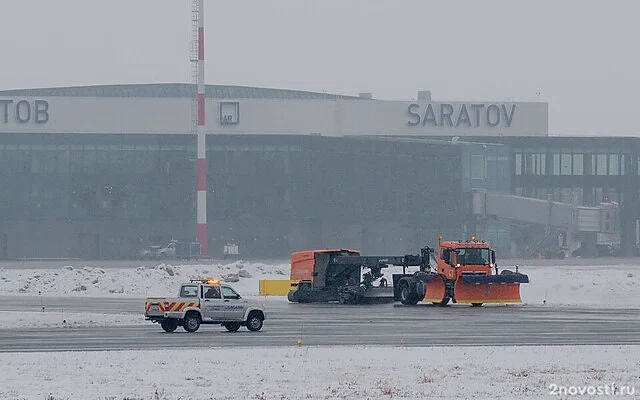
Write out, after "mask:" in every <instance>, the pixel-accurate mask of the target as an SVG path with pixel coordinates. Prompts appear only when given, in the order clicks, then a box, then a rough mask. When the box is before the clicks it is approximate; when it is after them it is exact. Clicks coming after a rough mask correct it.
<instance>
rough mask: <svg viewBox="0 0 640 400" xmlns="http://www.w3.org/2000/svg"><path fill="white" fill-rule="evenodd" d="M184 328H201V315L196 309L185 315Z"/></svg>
mask: <svg viewBox="0 0 640 400" xmlns="http://www.w3.org/2000/svg"><path fill="white" fill-rule="evenodd" d="M182 326H183V327H184V330H185V331H187V332H195V331H197V330H198V329H199V328H200V315H198V313H196V312H195V311H189V312H188V313H187V315H185V316H184V322H183V324H182Z"/></svg>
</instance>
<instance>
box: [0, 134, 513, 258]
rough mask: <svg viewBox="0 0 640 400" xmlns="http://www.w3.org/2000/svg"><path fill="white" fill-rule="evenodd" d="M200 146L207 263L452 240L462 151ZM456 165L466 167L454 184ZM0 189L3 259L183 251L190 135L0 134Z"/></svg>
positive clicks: (271, 140) (315, 144) (413, 247)
mask: <svg viewBox="0 0 640 400" xmlns="http://www.w3.org/2000/svg"><path fill="white" fill-rule="evenodd" d="M207 140H208V143H207V165H208V169H207V190H208V200H207V214H208V230H209V240H210V243H209V248H210V254H211V255H212V256H217V255H221V253H222V249H223V246H224V243H226V242H227V241H228V240H230V239H232V238H233V239H234V240H235V241H236V242H237V243H238V244H239V245H240V249H241V253H242V254H243V256H245V257H247V258H263V259H264V258H281V257H288V255H289V254H290V252H291V251H295V250H300V249H305V248H318V247H320V248H321V247H334V246H337V247H351V248H357V249H360V250H362V251H363V252H368V253H384V254H388V253H392V254H403V253H415V252H417V251H418V250H419V248H420V246H422V245H425V244H428V245H432V246H433V245H434V244H435V243H436V241H437V236H438V235H443V236H445V237H459V236H460V232H463V231H464V229H465V221H466V215H465V213H464V197H463V195H462V192H463V187H464V186H465V185H467V183H468V182H471V181H473V180H474V179H476V175H475V174H476V172H473V171H475V169H474V168H475V167H474V168H471V166H472V165H474V164H473V163H477V162H478V159H477V158H474V156H473V155H471V153H468V154H467V153H465V154H466V155H465V156H463V151H467V150H465V148H464V147H463V146H459V145H453V144H445V143H422V142H403V141H394V140H374V139H349V138H327V137H317V136H262V135H259V136H251V135H233V136H209V137H208V139H207ZM500 157H502V156H500ZM463 159H464V160H468V161H469V162H470V163H471V164H469V165H468V166H467V167H465V168H466V169H465V171H466V172H464V176H465V178H463V165H465V162H466V161H463ZM501 162H502V158H500V161H499V162H498V164H496V162H495V161H492V159H489V160H488V161H487V162H486V167H485V169H486V171H485V172H484V173H485V174H488V175H492V174H494V173H495V171H496V168H500V170H501V171H502V170H503V166H502V164H501ZM499 165H500V166H499ZM463 181H464V182H467V183H465V184H463ZM483 181H485V182H491V179H488V178H487V177H486V176H485V179H484V180H483ZM494 182H495V183H496V184H497V183H499V184H503V182H505V181H504V180H502V179H497V180H495V181H494ZM0 188H1V191H0V243H1V244H2V246H0V257H3V258H10V259H18V258H32V257H78V258H84V259H101V258H105V259H109V258H120V259H124V258H130V257H132V256H133V255H134V254H135V253H136V251H137V250H139V249H141V248H143V247H146V246H148V245H150V244H164V243H165V242H167V241H168V240H169V239H171V238H175V239H178V240H195V138H194V137H193V136H190V135H144V134H138V135H133V134H127V135H119V134H105V135H88V134H73V135H63V134H2V135H0Z"/></svg>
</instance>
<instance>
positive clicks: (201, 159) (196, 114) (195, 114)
mask: <svg viewBox="0 0 640 400" xmlns="http://www.w3.org/2000/svg"><path fill="white" fill-rule="evenodd" d="M191 5H192V8H191V22H192V27H193V37H192V39H191V78H192V80H193V81H194V82H193V83H194V84H195V85H196V87H197V95H196V97H195V98H194V104H193V105H192V108H193V109H192V116H191V118H192V129H193V128H194V129H195V133H196V137H197V140H198V142H197V150H196V151H197V157H196V224H197V228H196V240H197V241H198V243H200V251H201V254H202V255H207V254H208V253H209V249H208V240H207V160H206V130H205V116H204V114H205V84H204V0H192V3H191Z"/></svg>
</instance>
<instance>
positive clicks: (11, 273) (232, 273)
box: [0, 261, 289, 297]
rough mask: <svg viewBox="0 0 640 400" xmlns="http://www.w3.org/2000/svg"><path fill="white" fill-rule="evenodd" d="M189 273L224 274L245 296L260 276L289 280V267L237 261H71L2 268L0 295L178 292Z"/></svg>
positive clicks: (255, 288) (256, 285) (256, 291)
mask: <svg viewBox="0 0 640 400" xmlns="http://www.w3.org/2000/svg"><path fill="white" fill-rule="evenodd" d="M190 278H222V279H225V280H226V281H228V282H229V283H230V284H231V285H233V287H234V288H236V290H238V291H239V292H240V293H241V294H242V295H245V296H256V295H259V283H258V281H259V280H260V279H289V266H288V265H271V264H265V263H248V262H242V261H236V262H233V263H230V264H217V263H214V264H184V265H182V264H178V265H172V264H158V265H154V266H140V267H137V268H118V269H116V268H113V269H112V268H108V269H107V268H96V267H74V266H71V265H69V266H65V267H62V268H56V269H31V270H25V269H2V268H0V295H8V294H30V295H38V294H40V293H42V295H44V296H100V297H102V296H124V297H147V296H175V295H177V291H178V288H179V286H180V284H181V283H182V282H186V281H188V280H189V279H190ZM236 280H237V282H236Z"/></svg>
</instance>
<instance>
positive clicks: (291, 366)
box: [0, 346, 640, 400]
mask: <svg viewBox="0 0 640 400" xmlns="http://www.w3.org/2000/svg"><path fill="white" fill-rule="evenodd" d="M638 360H640V346H581V347H574V346H558V347H469V348H465V347H463V348H459V347H425V348H408V347H396V348H392V347H319V348H316V347H305V346H302V347H287V348H205V349H201V350H162V351H108V352H91V353H85V352H59V353H57V352H54V353H0V363H1V364H2V365H3V366H4V367H5V368H4V372H3V373H2V374H0V398H8V399H9V398H10V399H38V400H41V399H52V400H53V399H125V398H126V399H164V400H174V399H211V398H216V399H265V400H266V399H278V400H281V399H288V400H294V399H327V398H330V399H349V400H358V399H363V400H364V399H391V398H404V399H421V400H422V399H454V398H455V399H457V398H480V399H495V398H508V399H520V398H553V397H559V398H567V397H568V396H566V395H565V396H558V395H556V396H553V390H554V389H557V391H558V392H560V391H561V390H563V389H562V388H563V387H564V388H565V389H564V390H567V392H568V393H572V392H573V391H578V390H584V391H585V392H587V393H593V391H594V390H596V391H597V390H598V389H601V390H602V392H603V393H604V391H605V390H606V389H605V387H606V386H605V385H607V386H609V390H612V389H611V386H612V385H613V386H614V387H615V388H616V390H617V394H618V396H619V397H622V398H631V397H633V396H632V394H633V393H631V395H628V393H629V392H632V391H634V390H635V394H636V395H637V394H638V393H639V391H640V375H638V371H639V370H640V361H638ZM34 366H38V367H37V368H34ZM554 385H557V388H556V387H555V386H554ZM623 387H624V388H623ZM572 388H573V389H572ZM623 391H624V392H623ZM622 395H624V396H622ZM582 397H587V396H582ZM608 397H611V396H608Z"/></svg>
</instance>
